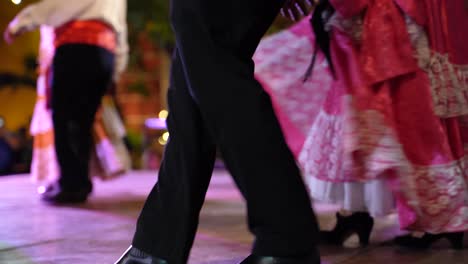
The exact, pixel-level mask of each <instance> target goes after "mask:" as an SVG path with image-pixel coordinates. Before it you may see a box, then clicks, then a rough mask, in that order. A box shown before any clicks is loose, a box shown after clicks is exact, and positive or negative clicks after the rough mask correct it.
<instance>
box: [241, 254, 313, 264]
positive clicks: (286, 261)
mask: <svg viewBox="0 0 468 264" xmlns="http://www.w3.org/2000/svg"><path fill="white" fill-rule="evenodd" d="M240 264H320V257H319V255H318V254H312V255H309V256H305V257H298V258H282V257H268V256H255V255H250V256H248V257H247V258H246V259H245V260H243V261H242V262H241V263H240Z"/></svg>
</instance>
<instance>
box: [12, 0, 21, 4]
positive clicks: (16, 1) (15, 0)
mask: <svg viewBox="0 0 468 264" xmlns="http://www.w3.org/2000/svg"><path fill="white" fill-rule="evenodd" d="M21 1H22V0H11V2H12V3H13V4H15V5H19V4H21Z"/></svg>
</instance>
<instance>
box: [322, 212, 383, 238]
mask: <svg viewBox="0 0 468 264" xmlns="http://www.w3.org/2000/svg"><path fill="white" fill-rule="evenodd" d="M336 218H337V223H336V226H335V228H334V229H333V230H331V231H320V242H321V243H322V244H330V245H342V244H343V242H344V241H345V240H346V239H348V238H349V237H350V236H351V235H353V234H357V235H358V236H359V243H360V244H361V246H367V245H369V238H370V234H371V232H372V228H373V227H374V219H373V218H372V216H370V215H369V213H362V212H360V213H353V214H352V215H350V216H342V215H340V214H339V213H336Z"/></svg>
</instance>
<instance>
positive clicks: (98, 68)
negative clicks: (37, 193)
mask: <svg viewBox="0 0 468 264" xmlns="http://www.w3.org/2000/svg"><path fill="white" fill-rule="evenodd" d="M126 5H127V4H126V1H125V0H81V1H73V2H70V1H61V0H42V1H40V2H38V3H36V4H32V5H30V6H28V7H26V8H25V9H23V10H22V11H21V12H20V13H19V14H18V15H17V16H16V17H15V19H14V20H13V21H12V22H11V23H10V25H9V26H8V28H7V30H6V31H5V34H4V36H5V40H6V41H7V42H12V41H13V39H14V38H16V37H17V36H19V35H21V34H22V33H24V32H26V31H30V30H34V29H37V28H38V27H39V26H41V25H48V26H51V27H52V28H53V29H54V34H55V37H54V46H55V52H54V56H53V60H52V67H51V68H52V70H51V78H50V85H51V87H52V89H51V95H50V99H51V100H50V106H51V109H52V117H53V118H52V120H53V127H54V136H53V139H54V142H55V152H56V155H57V160H58V165H59V167H60V173H59V175H58V181H57V182H54V183H52V184H50V185H48V186H47V188H46V189H45V191H44V193H43V194H42V199H43V200H44V201H47V202H50V203H80V202H84V201H86V199H87V197H88V195H89V194H90V193H91V191H92V182H91V180H90V177H89V166H90V162H89V161H90V156H91V147H92V140H93V134H92V128H93V124H94V121H95V116H96V113H97V111H98V108H99V105H100V104H101V100H102V98H103V96H104V94H105V92H106V89H108V87H110V85H112V83H113V82H116V81H117V79H118V77H119V75H120V73H121V72H122V71H123V70H124V69H125V67H126V63H127V57H128V55H127V53H128V44H127V28H126Z"/></svg>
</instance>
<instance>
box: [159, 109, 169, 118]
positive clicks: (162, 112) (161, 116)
mask: <svg viewBox="0 0 468 264" xmlns="http://www.w3.org/2000/svg"><path fill="white" fill-rule="evenodd" d="M168 115H169V112H168V111H167V110H161V112H159V115H158V117H159V118H161V119H164V120H166V119H167V116H168Z"/></svg>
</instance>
